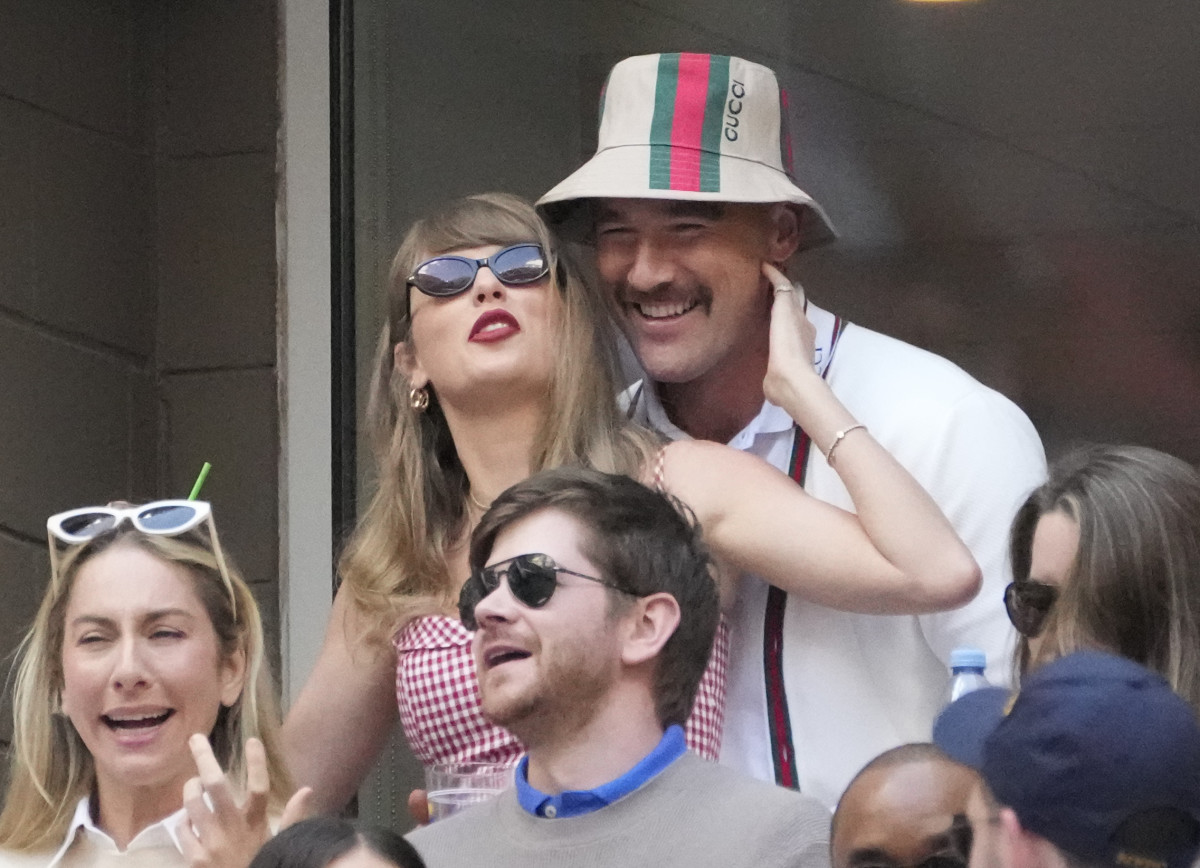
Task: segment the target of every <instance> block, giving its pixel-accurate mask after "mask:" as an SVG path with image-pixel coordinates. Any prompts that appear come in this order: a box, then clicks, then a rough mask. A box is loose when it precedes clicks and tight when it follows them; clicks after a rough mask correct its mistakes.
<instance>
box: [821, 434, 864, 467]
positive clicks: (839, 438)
mask: <svg viewBox="0 0 1200 868" xmlns="http://www.w3.org/2000/svg"><path fill="white" fill-rule="evenodd" d="M859 428H861V429H863V430H864V431H866V430H867V426H866V425H863V424H862V423H859V424H857V425H851V426H850V427H849V428H843V429H842V430H841V431H839V432H837V434H835V435H833V442H832V443H830V444H829V451H828V452H826V453H825V460H826V461H827V462H828V463H829V466H830V467H833V451H834V450H835V449H837V448H838V444H839V443H841V442H842V441H843V440H845V439H846V435H847V434H849V433H850V432H851V431H857V430H858V429H859Z"/></svg>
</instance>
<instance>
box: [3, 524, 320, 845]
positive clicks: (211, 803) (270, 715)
mask: <svg viewBox="0 0 1200 868" xmlns="http://www.w3.org/2000/svg"><path fill="white" fill-rule="evenodd" d="M47 529H48V531H49V541H50V562H51V565H52V571H51V580H50V583H49V586H48V587H47V589H46V593H45V596H44V597H43V598H42V603H41V606H40V608H39V609H38V613H37V616H36V619H35V620H34V624H33V627H32V628H31V629H30V631H29V633H28V634H27V635H26V637H25V639H24V641H23V643H22V644H21V647H20V651H19V663H18V666H17V670H16V673H17V674H16V680H15V686H14V692H13V741H12V745H11V748H10V755H11V768H10V772H9V786H8V793H7V797H6V799H5V802H4V810H3V813H2V814H0V868H9V866H47V868H58V866H62V868H87V866H96V865H118V864H120V865H130V866H140V865H147V866H148V865H154V866H166V868H171V866H182V865H188V864H228V865H237V864H244V863H245V862H246V861H249V856H250V855H252V854H253V851H254V849H256V848H257V846H258V845H260V844H261V843H262V841H263V840H264V839H265V837H266V836H267V835H269V828H268V824H267V816H268V813H272V814H273V815H274V816H275V817H276V818H277V819H278V818H279V815H280V812H281V811H283V810H284V808H285V801H287V798H288V796H289V795H290V793H291V785H290V778H289V776H288V774H287V772H286V770H285V768H284V766H283V763H282V759H281V753H280V750H279V748H278V727H279V724H278V711H277V707H276V704H275V699H274V692H273V688H272V685H271V678H270V674H269V670H268V668H267V665H266V663H265V660H264V655H263V633H262V624H261V622H260V619H259V614H258V607H257V605H256V604H255V601H254V597H253V595H252V594H251V593H250V589H249V588H248V587H247V586H246V583H245V582H244V581H243V580H242V578H241V576H240V575H239V574H238V573H237V571H236V569H235V568H234V567H233V565H232V563H230V562H229V561H227V560H226V558H225V557H224V555H223V553H222V551H221V548H220V544H219V542H218V541H217V536H216V529H215V526H214V525H213V524H212V514H211V508H210V506H209V504H207V503H204V502H202V501H194V500H191V501H174V500H172V501H157V502H154V503H149V504H144V505H142V506H125V505H109V506H99V507H86V508H83V509H75V510H71V511H70V512H65V513H61V514H59V515H56V516H53V517H51V518H50V519H49V521H48V522H47ZM198 765H199V769H198ZM222 769H225V770H227V771H228V773H229V779H228V780H226V778H225V775H224V774H223V772H222ZM198 770H199V771H200V772H201V776H202V777H203V778H204V780H203V782H202V781H200V780H198V779H196V776H197V771H198ZM243 788H244V789H245V795H244V796H241V795H237V796H235V794H234V793H235V789H236V790H239V791H240V790H242V789H243ZM206 792H207V801H206V800H205V796H204V793H206ZM291 807H292V809H293V811H299V810H301V805H300V803H299V802H293V803H292V804H291ZM238 836H240V838H238ZM201 837H203V838H205V841H204V843H201V841H200V838H201ZM234 838H238V841H237V843H239V844H241V846H242V849H241V851H240V853H241V855H243V856H244V860H242V859H241V858H237V859H234V860H233V861H230V862H212V861H207V860H210V859H211V858H212V857H213V855H214V853H215V849H213V848H215V847H216V846H217V845H221V846H222V847H223V846H224V845H226V844H229V843H231V842H232V840H233V839H234ZM210 850H211V852H210ZM232 852H233V851H231V850H222V851H221V853H222V854H223V855H228V854H230V853H232Z"/></svg>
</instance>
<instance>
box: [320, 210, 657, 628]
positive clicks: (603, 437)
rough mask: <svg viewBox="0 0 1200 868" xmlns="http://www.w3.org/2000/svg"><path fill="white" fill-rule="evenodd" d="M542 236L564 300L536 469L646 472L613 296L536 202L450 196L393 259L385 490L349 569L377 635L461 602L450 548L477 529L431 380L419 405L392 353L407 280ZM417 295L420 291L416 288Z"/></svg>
mask: <svg viewBox="0 0 1200 868" xmlns="http://www.w3.org/2000/svg"><path fill="white" fill-rule="evenodd" d="M523 241H536V242H537V243H538V244H540V245H541V247H542V249H543V250H544V251H545V252H546V255H547V257H548V259H549V265H550V272H549V278H548V279H549V284H550V285H549V288H548V290H547V291H550V292H557V293H559V295H560V297H561V299H562V310H563V315H562V322H561V323H560V324H559V325H560V327H559V328H558V329H557V330H556V334H557V338H558V342H559V346H558V352H557V353H556V364H555V370H554V372H553V374H552V377H551V382H550V383H549V384H547V385H548V387H547V392H548V412H547V413H546V417H545V419H544V420H543V423H542V426H541V430H540V431H539V433H538V435H537V438H536V441H535V443H534V447H533V455H532V456H531V457H532V466H533V469H534V471H535V472H536V471H538V470H543V469H546V468H550V467H558V466H562V465H581V466H585V467H591V468H594V469H596V470H601V471H604V472H607V473H622V474H626V475H630V476H635V477H636V476H638V475H639V473H640V471H641V468H642V466H643V465H644V464H645V462H646V460H647V457H648V456H649V455H650V454H651V452H652V450H653V449H654V448H655V443H656V441H655V440H654V438H653V435H651V434H649V433H648V432H646V431H643V430H642V429H639V428H635V427H634V426H633V425H631V424H630V423H629V422H628V421H627V420H626V419H625V417H624V415H623V414H622V413H621V412H620V410H619V408H618V407H617V403H616V400H615V395H616V391H617V382H618V379H617V360H616V350H615V344H614V342H613V340H612V339H611V325H610V320H609V319H608V317H607V314H606V308H605V305H604V302H603V301H602V300H601V299H600V298H599V297H598V295H597V294H596V293H594V292H592V291H591V290H590V289H588V288H587V287H585V285H584V283H583V281H582V279H581V277H580V276H579V272H578V270H577V269H576V267H575V265H574V263H573V262H571V261H570V258H569V256H567V255H565V253H564V251H563V250H561V249H560V248H559V247H558V245H556V244H555V242H554V240H553V239H552V238H551V235H550V231H549V229H547V227H546V224H545V223H543V222H542V220H541V218H540V217H539V216H538V214H537V212H536V211H534V209H533V207H532V206H531V205H530V204H529V203H527V202H525V201H524V200H522V199H520V198H518V197H516V196H511V195H508V194H505V193H484V194H479V195H475V196H468V197H466V198H463V199H458V200H456V201H453V202H451V203H449V204H448V205H447V206H445V207H444V208H443V209H441V210H440V211H438V212H437V213H435V214H432V215H430V216H428V217H426V218H424V219H423V220H419V221H417V223H415V224H414V225H413V226H412V228H411V229H410V230H409V231H408V234H407V235H406V236H405V238H404V241H403V243H401V245H400V249H399V250H398V251H397V253H396V256H395V257H394V259H393V260H392V266H391V272H390V274H389V278H388V283H389V286H388V318H387V323H386V324H385V325H384V328H383V331H382V334H381V335H380V339H379V345H378V349H377V352H376V360H375V370H374V374H373V376H372V382H371V390H370V391H371V397H370V403H369V405H368V408H367V425H368V428H369V433H370V436H371V443H372V448H373V451H374V457H375V464H376V468H377V471H378V481H377V487H376V490H375V492H374V495H373V497H372V498H371V501H370V505H369V506H368V507H367V509H366V511H365V512H364V513H363V516H362V518H361V520H360V522H359V525H358V527H357V528H356V529H355V532H354V534H353V536H352V537H351V539H350V541H349V543H348V545H347V547H346V550H345V552H344V553H343V555H342V557H341V560H340V563H339V572H340V574H341V577H342V579H343V581H344V582H345V584H346V586H347V588H348V589H349V591H350V592H351V595H352V597H351V598H352V600H353V601H354V602H355V603H356V604H357V606H358V608H359V610H360V611H361V612H363V613H364V614H365V615H367V617H368V623H369V624H370V625H371V628H372V629H371V634H370V636H371V638H372V639H374V640H376V641H379V640H384V641H386V640H387V639H390V637H391V636H392V635H393V634H394V633H395V631H396V630H398V629H400V628H402V627H403V626H404V624H406V623H408V621H409V620H410V619H412V618H414V617H418V616H420V615H425V614H430V613H433V612H438V611H443V610H445V609H446V608H448V607H452V606H453V604H454V603H455V600H454V599H453V598H452V597H453V589H454V588H455V587H456V583H455V582H454V581H453V579H452V577H451V576H450V573H449V566H448V561H447V558H446V553H447V551H448V550H449V549H450V547H451V546H452V545H454V544H455V543H458V542H459V541H461V540H462V539H463V537H464V535H465V533H466V531H467V514H466V506H465V503H466V497H467V490H468V485H469V483H468V480H467V477H466V473H465V471H464V470H463V466H462V463H461V462H460V461H459V459H458V453H457V451H456V449H455V446H454V440H453V438H452V437H451V434H450V429H449V427H448V426H447V424H446V419H445V416H444V415H443V414H442V411H441V408H440V406H439V405H438V398H437V390H436V384H430V386H429V387H428V391H429V393H430V394H429V406H428V408H427V409H426V410H424V411H418V410H414V409H413V408H412V407H411V406H410V401H409V388H410V387H409V383H408V381H407V380H406V379H405V377H404V374H403V373H402V372H400V371H398V370H396V367H395V364H394V349H395V347H396V345H397V344H400V343H404V342H407V341H408V340H409V338H410V318H409V297H408V292H409V290H408V288H407V286H406V284H407V278H408V276H409V275H410V274H411V273H412V271H413V269H414V268H415V267H416V266H417V265H418V264H419V263H420V262H421V261H422V260H424V259H426V258H428V257H430V256H436V255H438V254H440V253H446V252H449V251H452V250H460V249H463V248H471V247H481V246H485V245H493V244H495V245H501V246H507V245H510V244H517V243H520V242H523ZM413 291H414V292H416V291H417V290H413Z"/></svg>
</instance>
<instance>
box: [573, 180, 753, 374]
mask: <svg viewBox="0 0 1200 868" xmlns="http://www.w3.org/2000/svg"><path fill="white" fill-rule="evenodd" d="M595 208H596V219H595V240H596V264H597V269H598V271H599V274H600V277H601V279H602V280H603V281H604V284H605V287H606V290H607V292H608V294H609V298H610V300H611V301H612V302H613V304H614V308H615V311H616V314H617V317H618V321H619V322H620V324H621V327H622V328H623V329H624V331H625V334H626V336H627V337H628V338H629V341H630V343H631V344H632V345H633V349H634V351H635V352H636V353H637V356H638V359H639V360H640V361H641V363H642V367H643V368H644V369H645V370H646V372H647V374H649V375H650V377H651V379H653V380H656V381H658V382H663V383H690V382H693V381H696V380H700V379H702V378H704V377H705V375H706V374H708V373H709V372H710V371H713V370H714V369H716V368H718V367H720V366H728V365H730V364H731V363H732V361H733V360H734V359H735V358H736V357H737V356H738V355H739V354H740V353H742V352H744V351H746V350H747V349H748V348H751V347H755V348H762V347H764V346H766V343H767V335H768V331H769V326H770V312H771V292H770V287H769V286H768V284H767V281H766V279H765V278H764V277H763V276H762V263H763V261H764V260H767V259H771V258H773V257H772V249H771V238H772V234H773V225H772V220H771V206H770V205H758V204H735V203H725V202H685V201H674V200H659V199H601V200H599V201H597V202H596V203H595Z"/></svg>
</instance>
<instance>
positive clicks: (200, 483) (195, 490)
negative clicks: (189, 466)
mask: <svg viewBox="0 0 1200 868" xmlns="http://www.w3.org/2000/svg"><path fill="white" fill-rule="evenodd" d="M210 470H212V465H211V464H209V463H208V462H207V461H205V462H204V466H203V467H201V468H200V475H199V476H197V477H196V484H195V485H193V486H192V493H191V494H189V495H188V496H187V499H188V500H195V499H196V498H197V497H198V496H199V495H200V489H201V488H203V487H204V480H206V479H208V471H210Z"/></svg>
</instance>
